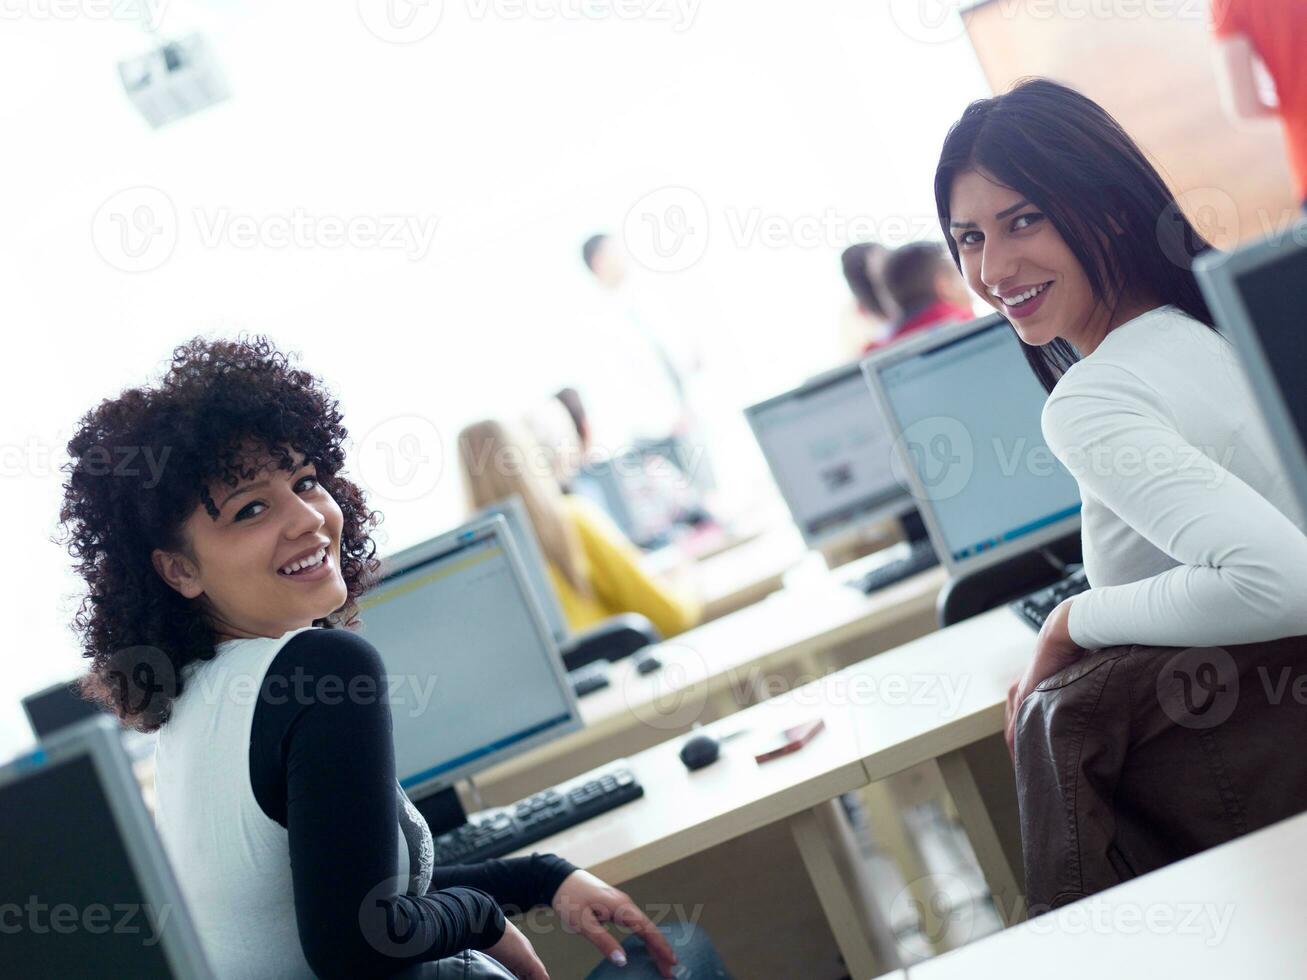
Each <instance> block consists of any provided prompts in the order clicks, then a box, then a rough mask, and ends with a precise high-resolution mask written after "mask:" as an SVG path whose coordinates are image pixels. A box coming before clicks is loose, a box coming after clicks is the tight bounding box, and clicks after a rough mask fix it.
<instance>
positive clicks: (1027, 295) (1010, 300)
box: [1001, 282, 1052, 306]
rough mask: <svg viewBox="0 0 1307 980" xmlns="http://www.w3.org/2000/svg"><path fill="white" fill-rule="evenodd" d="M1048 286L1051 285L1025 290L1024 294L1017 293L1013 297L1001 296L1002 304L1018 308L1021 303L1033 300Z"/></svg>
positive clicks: (1046, 284) (1045, 284)
mask: <svg viewBox="0 0 1307 980" xmlns="http://www.w3.org/2000/svg"><path fill="white" fill-rule="evenodd" d="M1050 285H1052V283H1047V282H1046V283H1044V284H1043V285H1042V286H1036V287H1035V288H1034V289H1027V290H1026V291H1025V292H1024V293H1017V295H1015V296H1003V297H1001V298H1002V300H1003V302H1004V303H1005V304H1006V305H1008V306H1020V305H1021V304H1022V303H1026V302H1029V301H1030V300H1032V299H1034V298H1035V297H1036V296H1038V295H1039V294H1040V293H1042V292H1043V291H1044V290H1045V289H1047V288H1048V287H1049V286H1050Z"/></svg>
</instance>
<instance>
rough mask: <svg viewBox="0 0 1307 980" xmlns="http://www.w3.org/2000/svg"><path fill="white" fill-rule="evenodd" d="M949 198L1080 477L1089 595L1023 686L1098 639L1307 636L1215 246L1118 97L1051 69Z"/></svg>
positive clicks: (945, 155)
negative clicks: (1219, 282)
mask: <svg viewBox="0 0 1307 980" xmlns="http://www.w3.org/2000/svg"><path fill="white" fill-rule="evenodd" d="M935 199H936V205H937V208H938V211H939V217H940V223H941V225H942V227H943V229H944V232H945V235H946V236H947V240H948V243H949V248H950V250H951V251H952V253H953V257H954V260H955V261H956V262H957V264H958V267H959V269H960V271H961V272H962V274H963V276H964V277H965V279H966V281H967V284H968V285H969V286H970V287H971V289H972V290H973V291H974V292H975V293H976V294H977V295H978V296H980V297H981V298H982V299H984V300H985V302H986V303H988V304H990V305H991V306H993V307H994V308H995V309H997V310H998V311H999V312H1000V313H1002V314H1003V315H1004V316H1006V317H1007V318H1008V320H1009V322H1010V323H1011V324H1012V328H1013V330H1014V331H1015V332H1016V334H1017V336H1018V338H1019V339H1020V341H1021V343H1022V345H1023V348H1024V350H1025V353H1026V357H1027V360H1029V361H1030V363H1031V366H1032V368H1033V369H1034V371H1035V373H1036V375H1037V376H1038V377H1039V379H1040V381H1041V382H1042V383H1043V385H1044V387H1045V388H1046V389H1047V390H1049V391H1050V396H1049V399H1048V401H1047V403H1046V404H1045V407H1044V412H1043V429H1044V435H1045V439H1046V440H1047V442H1048V444H1049V447H1050V448H1051V449H1052V450H1053V452H1054V453H1055V454H1056V455H1057V457H1058V458H1059V459H1060V460H1061V461H1062V462H1063V464H1064V465H1066V466H1067V468H1068V469H1069V470H1070V471H1071V472H1072V474H1073V475H1074V476H1075V477H1076V480H1077V481H1078V483H1079V485H1080V492H1081V497H1082V502H1083V519H1082V532H1081V533H1082V541H1083V546H1084V561H1085V571H1086V575H1087V577H1088V581H1089V584H1090V586H1091V588H1090V590H1089V591H1087V592H1085V593H1082V594H1081V595H1079V596H1075V597H1073V598H1071V599H1068V600H1066V601H1065V602H1063V603H1062V604H1061V605H1059V606H1058V607H1057V608H1056V609H1055V610H1054V611H1053V613H1052V614H1051V615H1050V616H1049V618H1048V620H1047V621H1046V623H1045V625H1044V628H1043V630H1042V631H1041V632H1040V635H1039V640H1038V643H1037V646H1036V652H1035V656H1034V658H1033V660H1032V662H1031V664H1030V667H1029V668H1028V669H1027V671H1026V673H1025V675H1024V676H1023V677H1022V678H1021V679H1020V680H1019V681H1018V682H1017V683H1016V684H1014V685H1013V688H1012V692H1011V694H1010V696H1009V704H1008V709H1009V715H1008V741H1009V745H1011V741H1012V733H1013V729H1014V725H1015V719H1016V715H1017V711H1018V709H1019V708H1020V705H1021V702H1022V701H1023V700H1024V699H1025V698H1026V697H1027V696H1028V695H1029V694H1030V692H1031V691H1033V690H1034V688H1035V686H1036V685H1037V684H1038V683H1039V682H1040V681H1041V680H1043V679H1044V678H1046V677H1048V676H1050V675H1051V674H1053V673H1056V672H1057V671H1059V670H1061V669H1063V668H1065V667H1067V666H1069V665H1071V664H1072V663H1074V662H1075V661H1076V660H1077V659H1078V658H1079V657H1080V656H1082V655H1083V653H1084V651H1085V650H1086V649H1097V648H1102V647H1108V646H1117V645H1125V644H1146V645H1152V646H1177V647H1191V646H1211V645H1225V644H1230V645H1233V644H1239V643H1253V642H1258V641H1263V640H1273V639H1279V638H1283V637H1290V636H1299V635H1303V634H1307V536H1304V533H1303V527H1304V521H1303V517H1302V515H1301V513H1300V512H1299V510H1298V508H1297V507H1296V505H1295V504H1294V502H1293V500H1292V497H1291V495H1290V492H1289V488H1288V485H1287V483H1286V479H1285V476H1284V473H1283V472H1282V468H1281V466H1280V464H1279V461H1278V460H1277V458H1276V453H1275V447H1274V445H1273V444H1272V443H1271V441H1270V439H1269V437H1268V435H1267V433H1266V431H1265V429H1264V427H1263V425H1262V423H1261V420H1260V418H1259V416H1258V413H1257V409H1256V406H1255V403H1254V400H1253V397H1252V394H1251V391H1250V390H1249V387H1248V382H1247V381H1246V380H1245V378H1244V376H1243V375H1242V373H1241V372H1240V369H1239V366H1238V364H1237V363H1236V359H1235V354H1234V352H1233V350H1232V348H1231V347H1230V345H1229V343H1228V342H1227V341H1226V340H1225V339H1224V338H1223V337H1222V336H1221V335H1220V334H1219V333H1217V332H1216V330H1215V328H1214V326H1213V324H1212V318H1211V314H1210V313H1209V311H1208V309H1207V306H1206V304H1205V302H1204V301H1203V299H1202V296H1201V293H1200V292H1199V289H1198V286H1197V282H1196V280H1195V279H1194V275H1193V272H1192V268H1191V264H1192V259H1193V257H1194V256H1195V255H1196V254H1198V253H1199V252H1201V251H1204V250H1206V249H1207V248H1209V247H1210V246H1209V245H1208V243H1207V242H1205V241H1204V240H1203V239H1202V237H1201V236H1200V235H1199V234H1198V232H1197V231H1196V230H1195V229H1194V227H1193V225H1192V224H1191V223H1190V222H1189V220H1188V219H1187V218H1186V217H1185V215H1184V213H1183V212H1182V211H1181V209H1180V207H1179V205H1178V204H1177V203H1176V200H1175V198H1174V196H1173V195H1172V194H1171V192H1170V191H1169V190H1168V189H1167V187H1166V185H1165V183H1164V182H1163V181H1162V179H1161V177H1160V176H1159V175H1158V174H1157V172H1156V170H1154V169H1153V167H1152V166H1151V165H1150V164H1149V163H1148V161H1147V160H1146V158H1145V157H1144V154H1143V153H1142V151H1141V150H1140V149H1139V147H1138V146H1137V145H1136V144H1135V143H1134V142H1133V141H1132V140H1131V138H1130V137H1129V136H1128V135H1127V134H1126V133H1125V132H1124V130H1122V129H1121V127H1120V126H1119V125H1118V124H1117V123H1116V122H1115V121H1114V120H1113V119H1112V117H1111V116H1110V115H1108V114H1107V113H1106V112H1105V111H1104V110H1103V109H1102V108H1101V107H1099V106H1098V105H1096V104H1095V103H1094V102H1092V101H1091V100H1089V99H1087V98H1085V97H1084V96H1082V95H1080V94H1079V93H1077V92H1075V91H1073V90H1072V89H1069V88H1067V87H1065V86H1062V85H1059V84H1056V83H1054V82H1050V81H1047V80H1043V79H1035V80H1032V81H1029V82H1026V83H1023V84H1022V85H1020V86H1018V87H1016V88H1014V89H1013V90H1012V91H1011V92H1009V93H1007V94H1005V95H1002V96H998V97H996V98H993V99H987V100H983V101H981V102H977V103H973V104H972V105H971V106H970V107H969V108H968V109H967V110H966V112H965V113H964V115H963V117H962V118H961V119H960V120H959V121H958V123H957V124H955V125H954V127H953V128H952V129H951V130H950V131H949V134H948V137H947V139H946V140H945V143H944V147H943V151H942V153H941V157H940V162H939V166H938V168H937V171H936V177H935Z"/></svg>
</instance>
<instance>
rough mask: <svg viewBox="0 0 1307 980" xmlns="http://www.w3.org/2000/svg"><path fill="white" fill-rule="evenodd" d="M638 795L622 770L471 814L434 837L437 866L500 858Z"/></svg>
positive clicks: (633, 782) (632, 776)
mask: <svg viewBox="0 0 1307 980" xmlns="http://www.w3.org/2000/svg"><path fill="white" fill-rule="evenodd" d="M642 796H644V787H643V786H641V785H640V784H639V783H638V782H637V781H636V778H635V774H634V773H632V772H631V770H630V769H626V768H617V769H612V770H610V771H608V772H605V773H604V774H603V775H602V776H599V777H598V778H596V779H591V780H588V781H586V782H584V783H579V784H573V785H570V786H569V788H567V789H566V790H560V789H547V790H545V791H544V792H543V793H537V794H535V795H534V796H528V797H527V798H526V799H524V800H519V801H518V802H517V803H515V804H513V805H512V806H506V807H503V808H501V809H497V810H490V811H485V812H483V813H478V814H474V815H473V816H472V818H471V819H469V820H468V822H467V823H465V824H464V825H463V826H461V827H458V828H456V829H454V830H451V831H449V832H448V833H444V834H441V835H440V836H439V837H437V838H436V839H435V858H436V864H468V863H470V862H474V861H484V860H485V859H487V858H494V857H500V856H502V855H504V854H509V853H511V852H513V851H516V850H517V849H518V848H519V847H526V846H527V845H528V844H534V843H535V842H536V841H538V840H543V839H544V838H546V837H549V836H550V835H552V834H556V833H558V832H559V831H561V830H566V829H567V828H569V827H575V826H576V825H577V824H579V823H584V822H585V821H586V820H589V819H590V818H591V817H597V816H599V814H601V813H607V812H608V811H609V810H612V809H615V808H617V807H619V806H621V805H622V804H623V803H630V802H631V801H632V800H637V799H639V798H640V797H642Z"/></svg>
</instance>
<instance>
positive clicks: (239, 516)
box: [234, 500, 266, 521]
mask: <svg viewBox="0 0 1307 980" xmlns="http://www.w3.org/2000/svg"><path fill="white" fill-rule="evenodd" d="M264 506H266V505H265V504H264V503H263V502H262V501H259V500H251V501H250V502H249V503H248V504H246V505H245V506H244V507H242V508H241V509H240V510H238V511H237V512H236V517H235V518H234V520H237V521H243V520H245V518H247V517H255V516H256V514H257V512H256V511H255V510H254V508H255V507H264Z"/></svg>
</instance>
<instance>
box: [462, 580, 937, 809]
mask: <svg viewBox="0 0 1307 980" xmlns="http://www.w3.org/2000/svg"><path fill="white" fill-rule="evenodd" d="M847 577H851V576H848V575H841V573H840V571H839V570H836V571H835V572H832V573H831V574H830V575H829V576H827V577H826V579H825V581H824V582H823V583H822V584H820V585H817V586H813V587H811V588H793V589H785V590H783V591H781V592H778V593H776V594H774V595H772V596H770V597H769V598H767V599H766V600H765V601H763V602H760V603H757V604H755V605H753V606H750V607H749V608H748V609H742V610H740V611H739V612H736V613H733V614H731V615H730V616H726V617H723V618H722V619H719V620H717V621H715V622H712V623H707V624H705V625H703V626H700V627H698V628H697V629H693V630H690V631H689V632H687V633H683V634H682V635H681V636H678V637H675V638H673V639H671V640H668V641H666V642H664V643H661V644H659V645H658V646H657V647H655V648H654V653H655V654H656V655H657V656H658V658H659V659H660V660H661V661H662V662H663V667H662V669H661V670H659V671H655V672H654V673H652V674H647V675H641V674H640V673H639V672H638V671H637V670H636V668H635V663H634V661H633V660H631V659H627V660H623V661H619V662H618V663H616V664H613V666H612V672H611V675H610V676H611V681H612V682H611V684H610V685H609V686H608V687H606V688H604V689H603V690H600V691H596V692H595V693H593V694H590V695H587V696H586V697H584V698H582V699H581V700H580V702H579V704H580V708H581V717H582V719H583V720H584V721H585V727H584V728H582V729H581V730H580V731H577V732H573V733H572V734H570V735H566V736H564V737H562V738H559V739H555V740H554V741H552V742H549V743H548V744H546V745H543V746H540V747H539V748H537V749H534V750H532V751H530V752H527V753H525V754H524V755H521V756H518V757H517V758H515V759H510V760H509V761H507V762H505V763H502V764H501V765H499V766H496V767H495V768H494V769H492V770H490V771H488V772H487V773H485V774H484V775H483V777H482V781H484V782H485V783H487V784H490V783H494V782H496V781H498V780H502V779H506V778H511V777H513V776H515V775H516V774H518V773H521V772H526V771H529V770H531V769H533V768H535V767H538V766H540V765H541V764H542V761H543V760H546V759H555V758H558V757H561V756H565V755H569V754H573V753H575V752H577V751H578V750H579V749H581V748H582V747H585V746H589V745H593V744H595V743H597V742H600V741H603V740H605V739H611V738H613V737H614V735H616V734H617V733H619V732H622V731H626V730H629V729H631V728H633V727H635V726H642V725H643V726H652V727H654V728H656V729H660V730H662V731H665V732H667V733H668V735H669V736H670V735H671V734H673V733H675V732H678V731H681V730H684V729H685V728H688V727H689V726H690V725H691V724H693V723H694V722H695V721H697V720H698V719H699V717H700V714H701V712H702V711H703V708H704V705H705V704H706V703H707V702H708V699H709V698H710V697H713V696H714V695H716V694H718V693H719V692H721V691H724V690H727V689H729V688H731V687H732V686H738V687H740V689H741V690H747V689H751V688H752V686H753V684H754V682H755V681H757V680H759V679H762V680H764V681H765V680H766V679H767V678H768V677H769V675H770V674H771V673H772V672H774V671H775V670H776V669H777V668H778V667H779V666H780V665H782V664H785V663H792V662H794V661H796V660H798V659H800V658H802V657H805V656H808V655H817V654H820V653H822V652H824V651H827V650H831V649H834V648H836V647H838V646H840V645H841V644H844V643H848V642H852V641H855V640H858V639H861V638H863V637H869V636H871V635H872V634H875V633H878V632H882V631H884V632H889V631H892V630H894V629H897V628H901V627H904V626H905V625H907V624H909V623H910V622H911V621H913V620H914V619H920V620H927V619H929V618H930V617H932V616H933V614H934V607H935V600H936V597H937V596H938V594H939V590H940V589H941V588H942V587H943V584H944V582H945V581H946V577H945V573H944V571H943V570H942V569H933V570H931V571H929V572H925V573H923V574H921V575H916V576H913V577H912V578H910V579H906V580H904V581H903V582H900V583H898V584H897V585H894V586H891V587H890V588H887V589H882V590H881V591H879V592H877V593H875V594H874V595H871V596H866V595H863V594H862V593H861V592H859V591H858V590H856V589H853V588H849V587H848V586H846V585H844V584H842V583H843V580H844V578H847Z"/></svg>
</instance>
